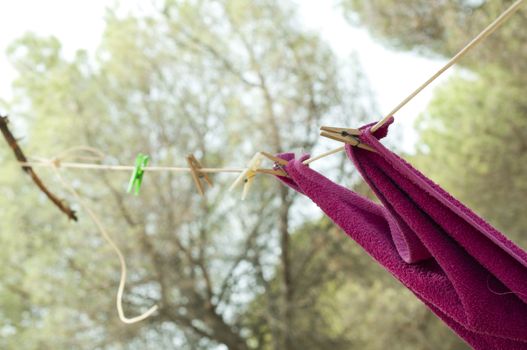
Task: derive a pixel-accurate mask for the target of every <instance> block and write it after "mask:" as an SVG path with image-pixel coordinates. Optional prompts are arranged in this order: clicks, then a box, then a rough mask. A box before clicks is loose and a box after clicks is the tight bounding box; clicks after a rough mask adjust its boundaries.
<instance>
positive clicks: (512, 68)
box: [341, 0, 527, 248]
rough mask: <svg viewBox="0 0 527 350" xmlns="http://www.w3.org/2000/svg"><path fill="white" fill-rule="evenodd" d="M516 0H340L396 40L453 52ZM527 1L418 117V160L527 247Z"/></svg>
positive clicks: (400, 44)
mask: <svg viewBox="0 0 527 350" xmlns="http://www.w3.org/2000/svg"><path fill="white" fill-rule="evenodd" d="M512 2H513V1H508V0H507V1H505V0H502V1H484V0H483V1H461V0H448V1H440V2H433V3H431V2H428V1H421V0H412V1H406V2H404V3H401V2H395V1H390V0H375V1H369V2H361V1H354V0H343V1H342V2H341V4H342V6H343V8H344V10H345V13H346V14H347V15H348V18H349V19H350V20H351V21H353V22H355V23H357V22H360V23H364V24H365V25H367V26H368V27H370V28H371V30H372V31H373V32H374V33H376V35H378V36H380V37H382V38H384V39H385V40H386V41H387V42H388V43H390V44H392V45H395V46H396V47H400V48H406V49H421V50H424V51H427V52H429V53H433V54H439V55H444V56H451V55H453V54H454V53H455V52H457V51H458V50H459V49H460V48H461V47H462V46H463V45H464V44H465V43H466V42H467V41H468V40H470V39H471V38H472V37H474V36H475V35H476V34H477V33H478V32H480V31H481V30H482V29H483V28H484V27H486V26H487V25H488V24H489V23H490V22H491V21H492V20H493V19H494V18H496V17H497V16H498V15H499V14H500V13H501V12H503V11H504V10H505V9H506V8H507V7H508V6H510V5H511V4H512ZM526 25H527V8H526V7H525V6H523V7H522V8H521V9H520V10H519V11H518V12H517V13H516V14H514V15H513V16H512V17H511V18H510V19H509V20H508V21H507V22H506V23H505V24H504V25H503V26H502V27H501V28H500V29H499V30H498V31H496V32H495V33H494V34H492V36H490V37H489V38H487V39H486V40H485V41H484V42H483V43H482V44H480V46H479V47H478V48H477V49H475V50H474V51H472V52H470V54H468V55H467V56H466V57H465V58H464V59H463V60H462V62H461V64H462V65H464V66H465V67H466V68H468V69H469V71H464V72H463V73H460V74H458V76H456V77H454V78H452V79H451V80H450V81H448V82H447V83H446V84H445V85H444V86H442V87H441V88H440V89H439V90H438V92H437V95H436V97H435V99H434V101H433V102H432V103H431V105H430V109H429V110H428V111H427V112H426V113H424V114H423V115H422V116H421V118H420V119H419V120H418V122H417V125H418V130H419V133H420V135H421V139H420V144H419V154H418V155H417V156H416V157H415V160H414V161H415V163H416V164H417V165H418V166H419V167H421V168H422V169H423V170H424V171H425V172H426V173H427V174H428V175H430V176H431V177H432V178H433V179H434V180H436V181H437V182H439V183H440V184H441V185H442V186H444V187H445V188H446V189H447V190H449V191H451V192H452V193H454V194H455V195H456V196H457V197H458V198H459V199H461V200H462V201H463V202H465V203H467V204H468V205H469V206H470V207H472V208H474V210H476V211H477V212H478V213H480V214H481V215H482V216H483V217H485V218H486V219H488V220H489V221H490V222H491V223H492V224H493V225H495V226H497V227H498V228H499V229H501V230H502V231H503V232H505V233H506V234H507V235H508V236H509V237H510V238H512V239H514V240H515V241H516V242H518V243H519V244H520V245H522V246H523V247H526V248H527V236H526V235H525V233H524V232H525V227H527V221H526V220H525V219H524V218H523V215H522V214H523V212H524V207H525V194H526V192H525V188H526V186H527V182H526V181H525V178H526V177H525V174H527V168H526V167H525V166H524V162H523V161H522V160H523V159H524V158H525V157H526V154H527V149H526V148H525V147H524V140H525V138H526V136H527V134H526V133H525V130H524V129H523V128H522V126H523V125H524V124H525V120H526V117H527V107H526V103H525V98H524V96H525V95H526V94H527V85H526V83H527V79H526V77H527V76H526V75H525V70H526V69H527V40H526V39H527V32H526V31H525V30H524V28H525V26H526Z"/></svg>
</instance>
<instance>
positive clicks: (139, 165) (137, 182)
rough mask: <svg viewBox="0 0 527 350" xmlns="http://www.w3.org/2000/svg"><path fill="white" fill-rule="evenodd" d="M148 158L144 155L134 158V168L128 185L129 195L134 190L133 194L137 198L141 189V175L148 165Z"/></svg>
mask: <svg viewBox="0 0 527 350" xmlns="http://www.w3.org/2000/svg"><path fill="white" fill-rule="evenodd" d="M148 159H149V157H148V156H147V155H146V154H142V153H139V154H138V155H137V158H135V168H134V172H133V173H132V177H131V178H130V182H129V183H128V190H127V192H128V193H130V192H132V190H134V194H135V195H136V196H137V195H138V194H139V190H140V189H141V183H142V182H143V175H144V173H145V171H144V167H146V166H147V165H148Z"/></svg>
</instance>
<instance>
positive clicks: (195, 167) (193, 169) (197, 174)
mask: <svg viewBox="0 0 527 350" xmlns="http://www.w3.org/2000/svg"><path fill="white" fill-rule="evenodd" d="M187 163H188V166H189V167H190V174H191V175H192V179H193V180H194V183H195V184H196V188H197V189H198V192H199V194H200V195H201V196H204V195H205V189H204V188H203V184H202V183H201V179H203V180H204V181H205V182H206V183H207V184H208V185H209V186H210V187H212V180H211V179H210V178H209V176H208V175H207V174H205V173H203V172H201V171H200V169H201V168H202V166H201V164H200V162H199V161H198V160H197V159H196V157H194V155H193V154H189V155H188V156H187Z"/></svg>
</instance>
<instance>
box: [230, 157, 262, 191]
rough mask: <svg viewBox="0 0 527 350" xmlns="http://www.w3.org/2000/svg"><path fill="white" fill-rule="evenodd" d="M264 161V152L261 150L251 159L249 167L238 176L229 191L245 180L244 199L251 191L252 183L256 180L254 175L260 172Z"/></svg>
mask: <svg viewBox="0 0 527 350" xmlns="http://www.w3.org/2000/svg"><path fill="white" fill-rule="evenodd" d="M261 163H262V154H261V153H260V152H258V153H256V154H255V155H254V156H253V157H252V158H251V160H250V161H249V164H248V165H247V169H245V170H244V171H243V172H242V173H241V174H240V176H238V177H237V178H236V180H235V181H234V183H233V184H232V185H231V187H230V188H229V191H232V190H233V189H234V188H236V186H238V185H239V184H240V183H241V182H242V181H244V182H245V184H244V185H243V194H242V200H244V199H245V198H246V197H247V193H249V189H250V188H251V185H252V183H253V181H254V177H255V176H256V174H257V173H258V172H261V171H258V170H259V169H258V168H259V167H260V164H261Z"/></svg>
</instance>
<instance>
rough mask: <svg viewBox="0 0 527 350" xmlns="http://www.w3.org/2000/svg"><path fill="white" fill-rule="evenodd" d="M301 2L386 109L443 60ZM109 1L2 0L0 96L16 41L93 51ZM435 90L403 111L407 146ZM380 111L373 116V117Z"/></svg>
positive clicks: (5, 92)
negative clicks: (38, 39)
mask: <svg viewBox="0 0 527 350" xmlns="http://www.w3.org/2000/svg"><path fill="white" fill-rule="evenodd" d="M297 3H298V5H299V8H300V14H301V17H302V20H303V22H304V24H305V25H306V26H307V27H308V28H310V29H314V30H317V31H318V32H319V33H320V34H321V35H322V36H323V37H324V38H325V39H326V40H327V41H328V42H329V43H330V44H331V45H332V47H333V48H334V50H335V52H336V53H337V54H338V55H339V56H341V57H346V56H348V55H349V54H350V53H351V52H352V51H356V52H358V54H359V56H360V59H361V62H362V64H363V68H364V71H365V73H366V76H367V77H368V78H369V80H370V83H371V86H372V89H373V91H374V92H375V94H376V96H377V101H378V102H379V105H380V109H381V111H382V112H383V113H387V112H388V111H389V110H391V109H392V108H393V107H394V106H395V105H397V104H398V103H399V101H400V100H402V99H403V98H404V97H406V95H408V94H409V93H410V92H411V91H412V90H413V89H415V88H416V87H417V86H418V85H420V84H421V83H422V82H423V81H424V80H426V79H427V78H428V77H429V76H430V75H431V74H433V73H434V72H435V71H436V70H437V69H438V68H439V67H440V66H441V64H442V62H441V61H434V60H430V59H426V58H422V57H418V56H416V55H415V54H412V53H400V52H394V51H391V50H387V49H386V48H384V47H382V46H381V45H380V44H379V43H377V42H375V41H374V40H373V39H372V38H371V36H370V35H369V34H368V33H367V31H365V30H364V29H359V28H353V27H351V26H350V25H349V24H348V23H347V22H346V21H345V20H344V18H343V17H342V16H341V14H340V12H339V10H338V9H335V8H334V5H333V1H331V0H303V1H300V0H297ZM109 4H110V2H109V1H107V0H89V1H81V0H46V1H43V0H16V1H8V0H0V15H1V17H2V28H1V29H0V77H1V79H0V98H4V99H6V98H9V97H10V95H11V92H10V84H11V82H12V80H13V79H14V77H15V73H14V71H13V69H12V67H10V65H9V63H8V62H7V59H6V57H5V50H6V48H7V46H8V45H9V43H10V42H12V41H13V40H14V39H16V38H18V37H20V36H21V35H23V34H24V33H25V32H27V31H33V32H36V33H38V34H39V35H55V36H56V37H58V38H59V39H60V41H61V42H62V43H63V46H64V50H65V52H66V54H71V53H72V52H74V51H75V50H77V49H80V48H82V49H87V50H89V51H93V50H94V49H95V48H96V47H97V45H98V43H99V40H100V37H101V34H102V31H103V27H104V20H103V16H104V8H105V6H106V5H109ZM443 78H444V77H443ZM436 84H437V83H436ZM432 90H433V89H431V88H429V89H427V90H425V91H424V92H423V93H422V94H421V95H419V96H418V97H416V98H415V99H414V100H413V101H412V102H411V103H410V104H409V105H408V106H407V107H405V108H404V109H403V110H401V112H399V113H398V115H397V116H398V118H397V121H398V122H399V123H400V127H401V128H403V129H404V133H405V138H404V139H405V140H404V142H405V146H406V147H404V148H405V149H407V150H410V149H412V145H413V142H414V140H415V133H414V132H413V129H412V125H413V121H414V119H415V117H416V116H417V115H418V114H419V113H420V112H421V111H423V110H424V109H425V108H426V105H427V103H428V102H429V100H430V97H431V94H432ZM380 117H381V116H372V120H373V119H378V118H380Z"/></svg>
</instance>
